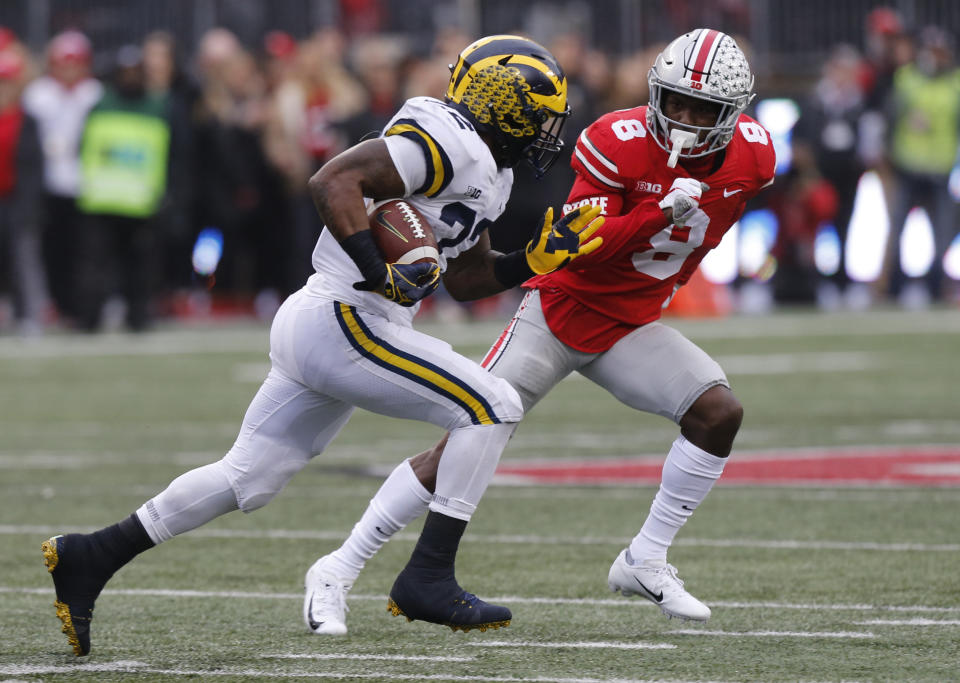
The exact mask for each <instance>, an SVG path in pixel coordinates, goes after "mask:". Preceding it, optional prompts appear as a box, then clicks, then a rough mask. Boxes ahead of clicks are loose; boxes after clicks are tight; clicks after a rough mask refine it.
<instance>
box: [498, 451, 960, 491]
mask: <svg viewBox="0 0 960 683" xmlns="http://www.w3.org/2000/svg"><path fill="white" fill-rule="evenodd" d="M662 467H663V458H651V457H638V458H621V459H615V460H612V459H604V460H596V459H594V460H580V461H577V460H538V461H535V462H529V461H528V462H527V463H517V464H513V463H501V465H500V467H499V468H498V469H497V476H498V478H499V479H500V481H501V482H513V483H521V484H538V483H539V484H608V485H609V484H657V483H659V481H660V470H661V468H662ZM719 483H720V484H721V485H731V484H733V485H738V486H741V485H779V486H785V485H796V486H811V485H825V486H878V485H880V486H943V487H952V486H960V446H897V447H882V446H878V447H857V448H849V449H847V448H843V449H803V450H782V451H765V452H749V453H737V452H736V451H734V453H733V455H731V456H730V462H728V463H727V466H726V468H725V469H724V472H723V477H722V478H721V479H720V482H719Z"/></svg>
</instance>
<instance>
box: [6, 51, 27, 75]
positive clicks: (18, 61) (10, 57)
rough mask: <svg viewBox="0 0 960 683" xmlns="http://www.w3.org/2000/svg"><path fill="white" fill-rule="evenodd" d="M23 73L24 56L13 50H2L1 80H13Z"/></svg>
mask: <svg viewBox="0 0 960 683" xmlns="http://www.w3.org/2000/svg"><path fill="white" fill-rule="evenodd" d="M22 73H23V57H21V56H20V55H19V54H17V53H16V52H14V51H13V50H3V51H2V52H0V81H12V80H16V79H17V78H20V74H22Z"/></svg>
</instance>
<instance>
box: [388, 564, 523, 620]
mask: <svg viewBox="0 0 960 683" xmlns="http://www.w3.org/2000/svg"><path fill="white" fill-rule="evenodd" d="M387 611H388V612H390V613H391V614H393V615H394V616H404V617H406V618H407V621H414V620H417V619H419V620H420V621H427V622H430V623H431V624H441V625H443V626H449V627H450V629H451V630H453V631H464V632H466V631H472V630H473V629H479V630H480V631H481V632H483V631H486V630H487V629H491V628H492V629H498V628H500V627H501V626H503V627H507V626H509V625H510V620H511V619H513V615H512V614H511V613H510V610H509V609H507V608H506V607H501V606H500V605H491V604H490V603H488V602H484V601H483V600H481V599H480V598H478V597H477V596H476V595H474V594H473V593H468V592H467V591H465V590H463V589H462V588H461V587H460V585H459V584H458V583H457V580H456V579H455V578H454V577H453V575H452V574H451V575H450V577H449V578H445V579H440V580H429V581H428V580H425V579H423V578H421V577H417V576H416V575H415V573H414V572H412V571H410V570H408V569H404V570H403V571H402V572H400V575H399V576H397V580H396V581H394V583H393V588H392V589H391V590H390V598H389V600H388V601H387Z"/></svg>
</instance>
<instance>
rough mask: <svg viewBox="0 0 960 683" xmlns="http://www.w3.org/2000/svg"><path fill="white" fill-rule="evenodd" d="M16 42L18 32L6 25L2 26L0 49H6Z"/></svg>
mask: <svg viewBox="0 0 960 683" xmlns="http://www.w3.org/2000/svg"><path fill="white" fill-rule="evenodd" d="M15 42H17V34H16V33H14V32H13V31H11V30H10V29H8V28H7V27H6V26H0V50H6V49H7V48H8V47H10V46H11V45H12V44H13V43H15Z"/></svg>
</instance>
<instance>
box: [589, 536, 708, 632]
mask: <svg viewBox="0 0 960 683" xmlns="http://www.w3.org/2000/svg"><path fill="white" fill-rule="evenodd" d="M607 585H608V586H609V587H610V590H612V591H613V592H614V593H616V592H617V591H620V593H621V594H622V595H624V596H630V595H641V596H643V597H645V598H646V599H647V600H649V601H650V602H652V603H653V604H655V605H656V606H657V607H659V608H660V611H661V612H663V613H664V614H666V615H667V616H668V617H678V618H680V619H689V620H691V621H706V620H707V619H709V618H710V608H709V607H707V606H706V605H704V604H703V603H702V602H700V601H699V600H697V599H696V598H695V597H693V596H692V595H690V593H688V592H687V591H686V590H685V589H684V588H683V581H681V580H680V578H679V577H678V576H677V568H676V567H674V566H673V565H672V564H667V563H666V562H665V561H663V560H660V561H657V560H647V561H646V562H643V563H641V564H639V565H636V566H634V565H631V564H628V563H627V551H626V550H623V551H622V552H621V553H620V554H619V555H617V559H616V560H614V561H613V565H612V566H611V567H610V574H609V575H608V576H607Z"/></svg>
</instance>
